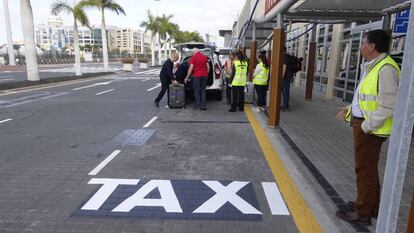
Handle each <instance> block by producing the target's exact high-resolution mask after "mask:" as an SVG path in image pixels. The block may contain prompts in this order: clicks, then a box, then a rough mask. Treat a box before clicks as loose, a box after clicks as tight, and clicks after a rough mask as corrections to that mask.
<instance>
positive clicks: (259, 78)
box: [253, 62, 269, 86]
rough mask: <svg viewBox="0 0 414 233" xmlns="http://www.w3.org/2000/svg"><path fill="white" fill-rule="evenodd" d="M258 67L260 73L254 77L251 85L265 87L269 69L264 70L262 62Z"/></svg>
mask: <svg viewBox="0 0 414 233" xmlns="http://www.w3.org/2000/svg"><path fill="white" fill-rule="evenodd" d="M259 65H260V66H261V71H260V73H258V74H256V75H255V76H254V78H253V83H254V84H256V85H261V86H265V85H267V79H268V77H269V69H268V68H266V67H265V66H264V65H263V63H262V62H260V64H259Z"/></svg>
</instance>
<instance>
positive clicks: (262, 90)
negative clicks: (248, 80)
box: [254, 85, 267, 107]
mask: <svg viewBox="0 0 414 233" xmlns="http://www.w3.org/2000/svg"><path fill="white" fill-rule="evenodd" d="M254 89H256V92H257V106H259V107H266V91H267V86H266V85H254Z"/></svg>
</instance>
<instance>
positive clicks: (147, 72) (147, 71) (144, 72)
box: [134, 69, 159, 74]
mask: <svg viewBox="0 0 414 233" xmlns="http://www.w3.org/2000/svg"><path fill="white" fill-rule="evenodd" d="M157 70H159V69H153V70H146V71H141V72H137V73H134V74H149V73H153V72H154V71H157Z"/></svg>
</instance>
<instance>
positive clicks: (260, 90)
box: [253, 54, 269, 112]
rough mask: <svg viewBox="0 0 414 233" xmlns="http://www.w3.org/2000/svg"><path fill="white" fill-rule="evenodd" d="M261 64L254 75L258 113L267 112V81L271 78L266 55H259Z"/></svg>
mask: <svg viewBox="0 0 414 233" xmlns="http://www.w3.org/2000/svg"><path fill="white" fill-rule="evenodd" d="M258 60H259V64H257V66H256V69H255V70H254V73H253V77H254V78H253V83H254V89H256V92H257V108H256V110H257V111H258V112H263V111H265V110H266V91H267V80H268V78H269V62H268V61H267V58H266V55H263V54H260V55H259V59H258Z"/></svg>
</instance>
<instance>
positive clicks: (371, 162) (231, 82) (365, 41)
mask: <svg viewBox="0 0 414 233" xmlns="http://www.w3.org/2000/svg"><path fill="white" fill-rule="evenodd" d="M389 47H390V36H389V34H388V33H387V32H385V31H383V30H374V31H369V32H366V33H365V34H364V35H363V38H362V42H361V47H360V51H361V55H362V57H363V58H364V59H365V61H366V62H365V63H364V64H363V66H362V72H361V80H360V82H359V84H358V87H357V89H356V91H355V94H354V98H353V101H352V104H350V105H349V106H347V107H344V108H341V111H340V112H339V113H338V115H337V118H338V119H340V120H347V121H348V122H349V123H350V126H352V128H353V135H354V157H355V174H356V184H357V185H356V186H357V195H356V199H355V201H349V202H347V203H346V206H344V207H343V208H341V209H339V210H338V211H337V212H336V215H337V216H338V217H339V218H340V219H342V220H344V221H347V222H350V223H354V224H362V225H371V218H372V217H374V218H375V217H376V216H377V215H378V209H379V203H380V182H379V175H378V162H379V155H380V152H381V146H382V144H383V142H384V141H385V140H386V139H387V137H388V136H390V135H391V130H392V125H393V114H394V107H395V102H396V96H397V88H398V82H399V74H400V69H399V66H398V64H397V63H396V62H395V61H394V60H393V59H392V58H391V57H390V56H389V55H388V52H389ZM285 51H286V48H285ZM289 56H290V55H288V54H286V52H285V55H284V58H283V78H282V95H283V106H282V109H281V110H282V111H286V110H288V108H289V94H290V93H289V92H290V85H291V82H292V78H293V75H294V72H295V71H294V69H290V68H289V62H290V60H289V59H290V57H289ZM177 59H178V55H177V54H173V56H172V57H171V59H170V61H167V62H166V63H165V64H164V66H163V69H162V70H161V74H160V77H161V84H162V89H161V91H160V94H159V96H158V97H157V99H156V100H155V104H156V105H157V106H158V103H159V100H160V99H161V98H162V96H163V95H164V93H165V91H166V90H167V89H168V85H167V84H169V81H168V80H173V82H175V76H174V75H173V73H172V69H173V62H174V61H176V60H177ZM208 70H209V65H208V62H207V58H205V56H203V55H202V54H199V53H197V51H196V50H195V51H194V52H193V58H192V59H191V60H190V66H189V68H188V72H187V73H186V77H185V79H184V82H187V81H188V80H189V77H190V76H191V75H192V76H193V77H194V83H193V87H194V92H195V93H194V96H195V99H196V105H197V106H199V107H200V108H201V109H202V110H203V109H204V110H205V107H206V105H205V101H206V98H205V86H206V79H207V75H208ZM224 71H225V73H226V86H227V90H226V97H227V102H228V103H231V108H230V109H229V111H230V112H236V110H237V109H238V110H239V111H243V110H244V88H245V85H246V82H247V73H248V62H247V61H246V58H245V56H244V55H243V53H242V52H241V51H235V52H231V53H230V55H229V62H226V64H225V65H224ZM164 79H165V80H164ZM268 79H269V62H268V60H267V58H266V53H265V52H260V55H259V56H258V64H257V66H256V67H255V71H254V79H253V83H254V88H255V90H256V92H257V101H258V102H257V106H258V107H257V110H258V111H263V110H264V109H265V107H266V91H267V86H268Z"/></svg>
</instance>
